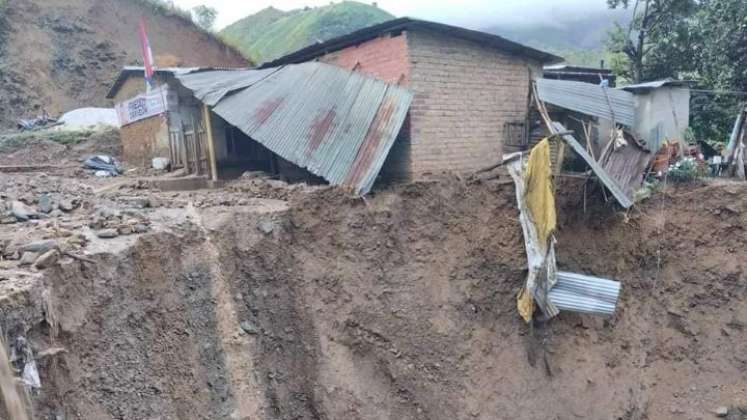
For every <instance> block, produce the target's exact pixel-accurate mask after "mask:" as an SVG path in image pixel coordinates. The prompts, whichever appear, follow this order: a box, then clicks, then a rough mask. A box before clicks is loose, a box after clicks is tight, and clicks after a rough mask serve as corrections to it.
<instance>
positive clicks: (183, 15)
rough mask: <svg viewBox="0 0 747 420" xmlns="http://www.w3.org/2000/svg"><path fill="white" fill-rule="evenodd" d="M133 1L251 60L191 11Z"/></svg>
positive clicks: (163, 1)
mask: <svg viewBox="0 0 747 420" xmlns="http://www.w3.org/2000/svg"><path fill="white" fill-rule="evenodd" d="M3 1H7V0H0V6H2V2H3ZM131 1H133V2H135V3H138V4H140V5H141V6H143V8H144V9H145V10H146V11H148V12H149V13H152V14H157V15H161V16H165V17H175V18H177V19H180V20H182V21H183V22H184V23H185V24H187V25H190V26H192V27H193V28H194V29H195V30H196V31H199V32H202V33H203V34H205V35H207V36H208V37H210V38H212V39H215V40H216V41H217V42H219V43H221V44H224V45H225V46H226V47H227V48H230V49H233V50H234V52H236V53H238V54H239V55H243V56H244V57H245V58H246V59H247V60H248V59H249V56H248V55H246V54H244V53H243V51H242V50H241V49H239V48H236V47H235V46H234V44H232V43H228V42H226V41H225V40H224V39H223V37H221V36H218V35H217V34H216V33H215V32H213V31H209V30H206V29H205V28H202V27H201V26H200V25H197V24H196V23H195V22H194V21H193V20H192V13H190V11H189V10H184V9H182V8H180V7H178V6H174V5H173V4H172V3H171V2H169V1H167V0H131ZM249 61H251V60H249Z"/></svg>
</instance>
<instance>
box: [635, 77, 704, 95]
mask: <svg viewBox="0 0 747 420" xmlns="http://www.w3.org/2000/svg"><path fill="white" fill-rule="evenodd" d="M664 86H690V82H689V81H686V80H675V79H662V80H654V81H651V82H644V83H638V84H635V85H628V86H624V87H622V88H621V89H623V90H627V91H631V92H638V91H645V90H652V89H658V88H660V87H664Z"/></svg>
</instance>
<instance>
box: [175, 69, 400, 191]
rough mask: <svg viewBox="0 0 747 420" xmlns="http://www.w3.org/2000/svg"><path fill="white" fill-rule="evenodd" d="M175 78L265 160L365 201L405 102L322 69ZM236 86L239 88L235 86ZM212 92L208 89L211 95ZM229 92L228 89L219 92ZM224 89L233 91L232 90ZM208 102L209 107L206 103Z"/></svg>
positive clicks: (392, 88)
mask: <svg viewBox="0 0 747 420" xmlns="http://www.w3.org/2000/svg"><path fill="white" fill-rule="evenodd" d="M253 72H266V73H262V74H260V73H251V71H250V73H246V74H245V75H244V76H245V77H246V80H247V81H250V82H246V83H245V82H242V79H241V77H237V78H233V77H231V78H230V81H226V77H228V76H230V75H227V74H225V72H215V74H214V76H215V79H214V81H213V82H212V83H211V82H209V81H208V79H209V76H210V72H204V73H197V74H196V75H199V76H200V79H199V81H200V84H199V86H198V85H197V84H196V83H194V81H195V80H196V79H191V77H192V76H193V75H188V76H184V77H180V80H181V81H182V83H183V84H184V85H185V86H186V87H187V88H189V89H191V90H193V91H197V92H199V95H200V96H201V97H202V98H215V97H216V96H220V99H218V100H217V101H215V103H214V107H213V111H214V112H215V113H216V114H218V115H219V116H221V117H222V118H223V119H224V120H226V121H227V122H228V123H229V124H231V125H233V126H235V127H237V128H239V129H240V130H241V131H243V132H244V133H245V134H246V135H248V136H249V137H251V138H252V139H254V140H256V141H258V142H259V143H262V144H263V145H264V146H265V147H267V148H268V149H270V150H271V151H272V152H274V153H276V154H277V155H279V156H281V157H283V158H284V159H286V160H288V161H290V162H292V163H294V164H296V165H298V166H300V167H302V168H306V169H307V170H308V171H309V172H311V173H313V174H316V175H318V176H321V177H323V178H324V179H326V180H327V181H329V183H330V184H333V185H341V186H345V187H348V188H350V189H351V190H353V191H354V192H355V193H357V194H366V193H367V192H369V191H370V190H371V187H372V186H373V184H374V181H375V180H376V177H377V176H378V174H379V171H380V170H381V167H382V166H383V164H384V161H385V160H386V157H387V155H388V154H389V151H390V150H391V148H392V145H393V144H394V140H395V139H396V138H397V135H398V134H399V131H400V129H401V127H402V123H403V122H404V120H405V116H406V114H407V111H408V109H409V108H410V104H411V102H412V93H410V92H409V91H408V90H406V89H404V88H402V87H399V86H396V85H391V84H387V83H384V82H382V81H379V80H376V79H373V78H370V77H367V76H364V75H361V74H360V73H355V72H351V71H348V70H345V69H343V68H340V67H337V66H333V65H330V64H325V63H318V62H308V63H302V64H294V65H287V66H283V67H279V68H270V69H263V70H254V71H253ZM242 84H243V85H242ZM211 86H212V87H211ZM227 86H229V88H227ZM230 86H241V87H240V88H239V89H240V90H236V89H233V90H234V92H231V91H230V90H231V88H230ZM210 102H212V101H210ZM208 104H210V103H208Z"/></svg>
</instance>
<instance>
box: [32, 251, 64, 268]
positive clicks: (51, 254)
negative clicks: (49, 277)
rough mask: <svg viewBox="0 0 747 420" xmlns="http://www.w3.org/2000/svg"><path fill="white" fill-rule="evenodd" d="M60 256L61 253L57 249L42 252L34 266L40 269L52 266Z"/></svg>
mask: <svg viewBox="0 0 747 420" xmlns="http://www.w3.org/2000/svg"><path fill="white" fill-rule="evenodd" d="M59 258H60V253H59V252H57V250H56V249H51V250H49V251H47V252H45V253H44V254H42V255H41V256H40V257H39V258H38V259H37V260H36V263H35V264H34V267H36V268H38V269H39V270H43V269H45V268H49V267H51V266H52V265H53V264H54V263H56V262H57V260H58V259H59Z"/></svg>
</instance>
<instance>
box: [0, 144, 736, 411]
mask: <svg viewBox="0 0 747 420" xmlns="http://www.w3.org/2000/svg"><path fill="white" fill-rule="evenodd" d="M89 146H90V144H89ZM79 147H81V148H83V150H89V149H85V148H86V147H88V146H86V145H80V146H79ZM68 153H69V151H68ZM72 161H74V159H73V160H72ZM75 171H79V169H66V170H65V171H61V172H58V173H50V174H46V176H42V175H41V174H39V173H33V174H0V181H1V182H2V185H3V186H4V189H3V191H4V192H3V193H2V194H3V197H2V198H3V199H4V200H11V199H16V200H22V201H23V202H24V203H25V204H27V205H28V206H29V207H34V208H36V207H37V206H39V205H40V203H39V202H38V201H39V197H40V196H42V195H44V194H53V195H55V196H56V197H58V198H57V199H58V200H59V202H60V203H62V202H64V201H65V200H69V201H70V202H72V203H75V205H74V206H73V207H74V208H73V209H71V210H70V211H63V210H61V209H62V206H60V207H59V208H58V209H57V210H59V211H58V212H57V213H54V215H52V213H50V216H42V218H40V219H36V220H35V219H32V220H30V221H27V222H17V223H12V224H0V244H3V247H4V249H3V252H2V255H4V258H5V260H1V261H0V278H2V279H3V280H2V281H0V325H2V327H3V332H4V334H5V336H6V339H7V340H9V342H11V343H14V342H17V339H18V337H24V338H25V339H26V340H27V341H28V343H29V344H30V346H31V348H32V350H33V354H34V355H35V360H36V361H37V363H38V365H39V370H40V379H41V384H42V385H41V388H40V389H37V390H34V391H33V392H32V397H31V400H32V401H33V406H34V410H35V414H36V418H38V419H65V420H71V419H132V420H135V419H137V420H140V419H147V420H156V419H160V420H166V419H273V420H275V419H277V420H279V419H382V420H383V419H422V420H426V419H450V420H451V419H595V420H596V419H622V420H628V419H710V418H716V412H715V411H716V410H717V409H718V408H719V407H726V408H727V409H728V413H727V414H726V415H727V418H730V419H741V418H745V414H744V413H745V411H747V375H746V374H745V372H747V337H746V336H745V334H746V332H745V328H746V327H747V306H745V305H744V302H745V301H747V280H746V279H745V264H746V260H745V255H746V254H745V251H744V247H745V241H747V236H745V232H744V226H746V225H747V224H746V222H747V219H746V218H747V198H745V197H746V195H745V194H746V193H747V185H745V184H738V183H728V182H718V183H699V184H689V185H680V186H669V187H668V188H667V189H666V190H665V191H664V192H661V193H657V194H656V195H654V196H653V197H652V198H650V199H649V200H647V201H646V202H644V203H642V204H641V205H639V206H636V207H634V208H633V209H631V210H630V211H627V212H624V211H620V210H618V209H616V208H615V207H614V206H613V205H612V204H606V203H604V200H603V199H602V198H601V197H597V196H592V197H590V198H589V200H588V202H587V211H586V212H585V213H584V211H583V208H584V205H583V195H582V189H581V187H580V185H579V184H578V183H577V182H571V181H568V182H563V183H561V184H560V185H559V186H558V191H559V193H558V194H559V214H560V220H559V231H558V245H557V250H558V262H559V265H560V268H561V269H563V270H568V271H574V272H579V273H586V274H593V275H597V276H602V277H607V278H612V279H615V280H619V281H621V282H622V284H623V287H622V294H621V300H620V302H619V304H618V310H617V312H616V314H615V315H614V316H613V317H612V318H598V317H593V316H587V315H577V314H571V313H562V314H561V315H560V316H559V317H558V318H556V319H554V320H551V321H549V322H547V323H544V324H536V325H534V326H531V327H530V326H528V325H526V324H525V323H524V322H523V321H522V320H521V318H520V317H519V316H518V314H517V312H516V310H515V296H516V293H517V291H518V290H519V288H520V287H521V285H522V284H523V281H524V276H525V273H526V257H525V254H524V248H523V240H522V236H521V229H520V226H519V223H518V212H517V210H516V206H515V196H514V191H513V186H512V185H511V184H510V183H509V184H506V183H503V182H501V181H500V180H498V181H487V182H477V183H473V182H469V181H467V180H464V179H461V178H457V177H454V176H450V175H443V176H439V177H437V178H435V179H434V180H432V181H427V182H425V181H424V182H419V183H414V184H408V185H399V186H394V187H390V188H388V189H385V190H380V191H376V192H375V193H374V194H372V195H371V196H369V197H367V198H366V199H365V200H363V199H360V198H353V197H351V196H349V195H347V194H345V193H343V192H342V191H339V190H337V189H335V188H329V187H304V186H287V185H283V184H282V183H280V182H276V181H272V180H267V179H262V178H259V179H257V178H252V179H249V178H245V179H239V180H236V181H234V182H232V183H230V184H229V185H228V186H227V187H225V188H222V189H219V190H200V191H181V192H179V191H176V192H174V191H160V190H158V189H156V188H154V187H153V184H152V183H149V182H146V181H143V180H142V179H140V178H138V177H137V175H136V174H135V175H127V174H126V175H125V176H124V177H120V178H110V179H104V180H101V179H96V178H95V177H93V176H90V174H87V173H85V171H84V172H83V173H81V172H75ZM31 184H33V185H35V188H34V189H29V188H27V187H24V186H25V185H31ZM130 219H133V220H135V221H136V225H138V226H139V225H145V226H146V229H145V230H144V231H134V230H132V231H131V230H128V229H130V227H132V226H133V225H132V224H130V223H129V220H130ZM104 226H113V228H114V229H115V230H118V234H117V236H116V237H114V238H100V237H98V234H99V233H100V231H101V230H102V227H104ZM78 236H82V237H83V238H84V240H82V241H78V242H75V243H74V244H71V243H70V238H77V237H78ZM49 238H52V239H54V240H57V241H59V242H60V244H61V249H63V248H64V249H67V250H68V251H69V253H70V254H72V255H75V256H79V257H83V258H85V259H88V260H91V261H88V262H87V261H82V260H80V259H75V258H72V257H70V256H69V255H67V254H63V255H60V256H59V258H58V259H57V260H56V262H55V263H54V264H52V265H50V266H49V267H46V268H41V269H39V268H36V267H34V266H20V265H19V260H17V259H15V258H16V257H19V255H17V254H18V249H19V248H20V247H22V246H23V245H24V244H27V243H29V242H33V241H39V240H44V239H49ZM81 243H82V244H81ZM12 252H13V253H16V255H13V254H12ZM740 408H741V410H740Z"/></svg>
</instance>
